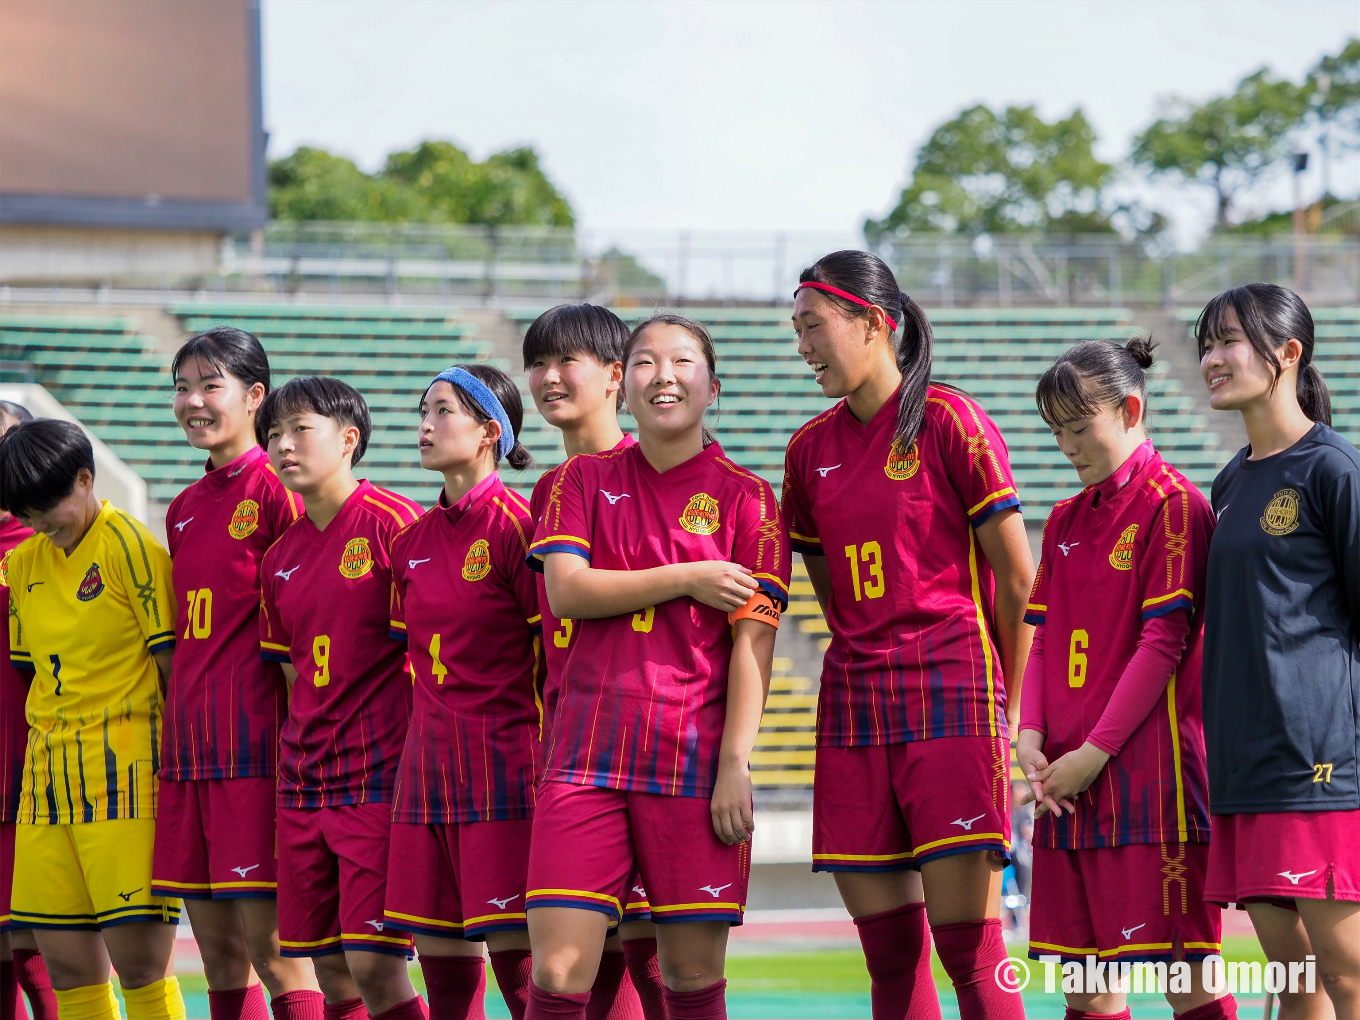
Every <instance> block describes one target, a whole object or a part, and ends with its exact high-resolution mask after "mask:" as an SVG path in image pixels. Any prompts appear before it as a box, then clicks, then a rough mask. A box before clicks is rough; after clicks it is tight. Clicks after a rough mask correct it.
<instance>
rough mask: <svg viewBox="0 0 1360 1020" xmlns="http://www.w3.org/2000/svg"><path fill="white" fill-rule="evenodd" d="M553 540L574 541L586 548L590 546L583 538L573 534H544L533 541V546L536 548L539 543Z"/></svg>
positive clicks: (548, 542)
mask: <svg viewBox="0 0 1360 1020" xmlns="http://www.w3.org/2000/svg"><path fill="white" fill-rule="evenodd" d="M553 542H575V543H577V544H578V545H582V546H584V547H585V548H587V549H589V548H590V543H589V542H587V541H586V540H585V539H584V538H577V537H576V536H575V535H546V536H544V537H543V538H540V539H539V540H538V541H537V542H535V543H534V544H533V548H535V549H537V548H538V547H539V546H541V545H550V544H552V543H553Z"/></svg>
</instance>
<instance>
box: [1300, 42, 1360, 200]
mask: <svg viewBox="0 0 1360 1020" xmlns="http://www.w3.org/2000/svg"><path fill="white" fill-rule="evenodd" d="M1304 90H1305V93H1306V97H1307V103H1308V119H1309V121H1311V122H1312V123H1313V124H1315V125H1316V126H1318V127H1319V128H1321V129H1322V134H1321V137H1320V138H1319V141H1320V142H1321V144H1322V159H1323V166H1322V173H1323V190H1324V191H1327V192H1330V191H1331V183H1330V170H1331V168H1330V167H1329V166H1328V162H1329V161H1330V159H1331V156H1332V150H1333V148H1339V149H1342V150H1345V149H1357V148H1360V39H1349V40H1347V41H1346V45H1345V46H1344V47H1342V49H1341V52H1340V53H1338V54H1337V55H1336V56H1332V57H1323V58H1322V59H1321V60H1319V61H1318V62H1317V64H1316V66H1314V67H1313V69H1312V70H1311V71H1309V72H1308V80H1307V81H1306V82H1305V83H1304ZM1334 131H1335V132H1336V134H1335V135H1334V134H1333V132H1334ZM1338 135H1339V137H1338Z"/></svg>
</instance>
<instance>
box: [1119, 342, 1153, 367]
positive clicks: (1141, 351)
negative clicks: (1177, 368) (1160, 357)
mask: <svg viewBox="0 0 1360 1020" xmlns="http://www.w3.org/2000/svg"><path fill="white" fill-rule="evenodd" d="M1156 349H1157V344H1156V342H1155V341H1154V340H1153V339H1152V336H1151V335H1148V336H1136V337H1134V338H1133V339H1132V340H1130V341H1129V342H1128V343H1126V344H1125V345H1124V350H1126V351H1128V352H1129V353H1130V354H1132V355H1133V360H1134V361H1136V362H1138V367H1139V368H1142V369H1148V368H1151V367H1152V362H1153V357H1152V352H1153V351H1154V350H1156Z"/></svg>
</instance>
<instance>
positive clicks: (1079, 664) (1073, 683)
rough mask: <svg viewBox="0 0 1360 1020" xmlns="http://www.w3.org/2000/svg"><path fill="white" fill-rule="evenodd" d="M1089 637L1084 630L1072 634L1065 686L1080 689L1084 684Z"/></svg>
mask: <svg viewBox="0 0 1360 1020" xmlns="http://www.w3.org/2000/svg"><path fill="white" fill-rule="evenodd" d="M1090 644H1091V636H1090V635H1089V634H1087V633H1086V631H1084V630H1074V631H1073V632H1072V644H1071V647H1070V648H1069V649H1068V653H1067V686H1068V687H1080V686H1081V685H1082V684H1084V683H1086V665H1087V661H1086V649H1087V648H1088V647H1089V646H1090Z"/></svg>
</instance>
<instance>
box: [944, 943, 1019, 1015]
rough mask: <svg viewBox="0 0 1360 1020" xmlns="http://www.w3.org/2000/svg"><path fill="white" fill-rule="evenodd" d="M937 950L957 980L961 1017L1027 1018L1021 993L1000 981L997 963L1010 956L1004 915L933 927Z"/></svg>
mask: <svg viewBox="0 0 1360 1020" xmlns="http://www.w3.org/2000/svg"><path fill="white" fill-rule="evenodd" d="M931 934H932V935H934V936H935V951H936V952H937V953H939V954H940V962H941V963H943V964H944V969H945V970H946V971H948V972H949V977H950V979H951V980H952V981H953V982H954V994H955V995H957V996H958V999H959V1017H960V1020H1025V1005H1024V1002H1023V1001H1022V1000H1021V998H1020V993H1019V992H1008V991H1005V990H1004V989H1002V988H1001V986H1000V985H998V984H997V983H996V968H997V965H998V964H1000V963H1001V961H1003V960H1004V959H1006V943H1005V942H1004V941H1003V940H1002V938H1001V918H999V917H988V918H984V919H983V920H981V921H962V922H960V923H958V924H942V925H938V926H936V927H932V928H931Z"/></svg>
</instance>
